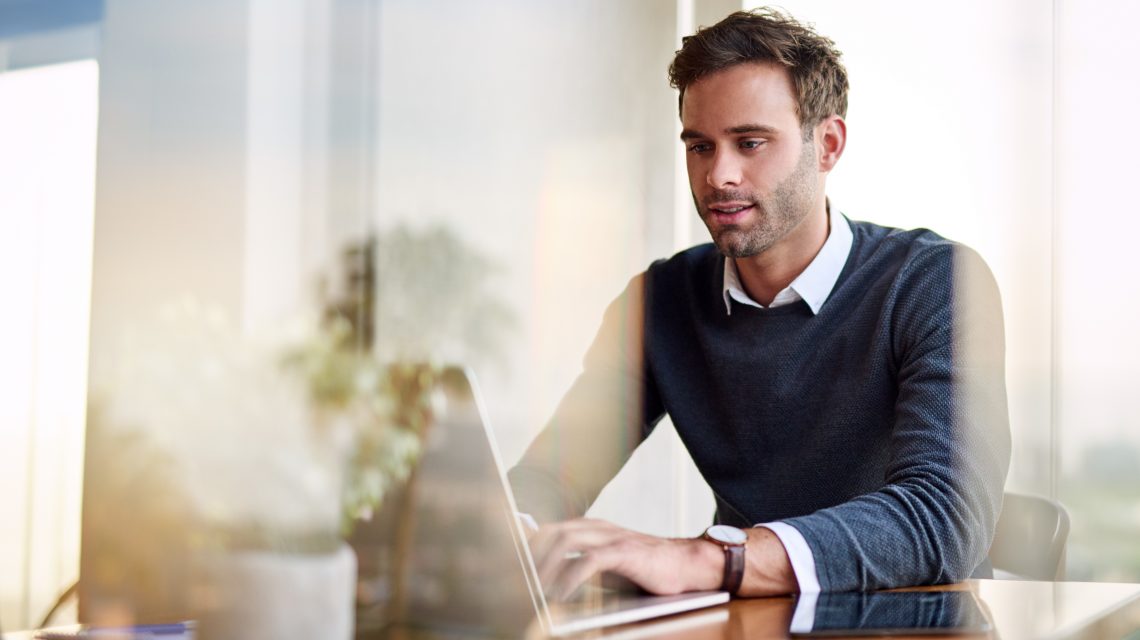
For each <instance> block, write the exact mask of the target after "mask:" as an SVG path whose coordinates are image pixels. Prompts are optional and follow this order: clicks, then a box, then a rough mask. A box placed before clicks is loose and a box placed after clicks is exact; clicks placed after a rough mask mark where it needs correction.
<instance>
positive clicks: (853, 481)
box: [510, 10, 1009, 596]
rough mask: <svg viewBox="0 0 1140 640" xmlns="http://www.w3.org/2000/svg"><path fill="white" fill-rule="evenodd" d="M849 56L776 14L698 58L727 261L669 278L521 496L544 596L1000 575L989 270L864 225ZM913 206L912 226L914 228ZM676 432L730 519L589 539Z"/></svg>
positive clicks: (757, 18)
mask: <svg viewBox="0 0 1140 640" xmlns="http://www.w3.org/2000/svg"><path fill="white" fill-rule="evenodd" d="M839 56H840V54H839V52H838V51H836V50H835V48H834V45H833V43H832V42H831V41H830V40H828V39H827V38H823V37H821V36H819V35H818V34H816V33H814V32H813V31H812V30H811V29H809V28H807V27H804V26H803V25H801V24H799V23H797V22H796V21H795V20H793V19H791V18H789V17H787V16H785V15H783V14H781V13H778V12H775V11H771V10H758V11H755V12H737V13H734V14H732V15H730V16H729V17H727V18H725V19H724V20H723V21H721V22H720V23H718V24H717V25H715V26H713V27H708V28H703V29H701V30H699V31H698V32H697V33H696V34H695V35H693V36H691V37H688V38H685V40H684V43H683V46H682V48H681V50H680V51H678V52H677V54H676V57H675V59H674V61H673V64H672V65H671V67H670V70H669V73H670V80H671V83H672V85H673V86H674V87H676V88H677V89H679V90H680V116H681V122H682V125H683V132H682V133H681V139H682V141H683V143H684V144H685V146H686V156H687V159H688V160H687V163H688V173H689V184H690V187H691V189H692V193H693V200H694V202H695V204H696V206H697V210H698V212H699V213H700V216H701V219H702V220H703V221H704V223H705V225H706V226H707V227H708V229H709V232H710V234H711V235H712V240H713V243H714V244H713V245H703V246H699V247H694V248H692V249H689V250H687V251H684V252H681V253H679V254H677V255H676V256H674V257H673V258H671V259H669V260H665V261H658V262H656V263H654V264H653V265H652V266H651V267H650V268H649V269H648V271H646V272H645V273H643V274H641V275H640V276H638V277H636V278H634V280H633V281H631V283H630V284H629V286H628V288H627V289H626V290H625V292H624V293H623V294H622V295H621V296H620V297H619V298H618V299H617V300H616V301H615V302H614V303H613V305H611V307H610V308H609V309H608V310H607V313H606V317H605V319H604V321H603V325H602V328H601V330H600V331H599V334H598V337H597V338H596V340H595V342H594V344H593V345H592V347H591V349H590V351H589V353H588V354H587V356H586V360H585V366H584V370H583V372H582V374H581V375H580V376H579V378H578V379H577V380H576V381H575V383H574V385H573V387H572V388H571V389H570V391H569V392H568V393H567V395H566V397H565V398H564V399H563V401H562V403H561V404H560V406H559V408H558V410H557V411H556V413H555V415H554V417H553V418H552V420H551V422H550V424H549V425H548V426H547V428H546V429H545V430H544V431H543V433H542V434H540V435H539V437H538V438H537V439H536V440H535V442H534V443H533V444H532V445H531V447H530V449H529V450H528V451H527V453H526V454H525V455H524V457H523V459H522V460H521V461H520V463H519V465H518V466H516V467H515V468H514V469H512V470H511V473H510V478H511V482H512V484H513V485H514V487H515V490H516V493H517V495H518V497H519V503H520V508H521V509H522V510H524V511H527V512H529V513H531V514H534V515H535V516H536V517H538V518H539V520H540V521H541V522H542V523H543V525H542V527H541V528H539V529H538V530H537V532H535V533H534V534H533V535H532V538H531V543H532V548H533V549H534V551H535V554H536V556H537V558H538V570H539V575H540V578H541V579H542V583H543V585H544V588H545V589H547V590H548V591H549V592H550V593H551V594H552V595H553V596H560V595H565V594H568V593H570V592H571V591H573V590H574V589H575V588H576V587H577V586H579V585H580V584H581V583H582V582H584V581H585V580H587V579H588V578H590V577H591V576H593V575H595V574H598V573H600V572H612V573H616V574H620V575H622V576H625V577H626V578H628V579H630V580H632V581H633V582H635V583H637V584H639V585H640V586H642V587H643V588H645V589H646V590H648V591H651V592H655V593H677V592H681V591H689V590H704V589H726V590H729V591H731V592H733V593H734V594H739V595H747V596H758V595H770V594H782V593H791V592H796V591H805V592H806V591H816V590H820V589H822V590H825V591H826V590H853V589H874V588H882V587H892V586H903V585H912V584H922V583H939V582H951V581H957V580H961V579H964V578H967V577H969V576H970V575H971V574H975V573H976V574H977V575H985V574H986V572H987V571H988V564H987V563H986V562H985V558H986V553H987V550H988V547H989V544H990V541H991V540H992V536H993V530H994V525H995V521H996V518H997V515H998V513H999V511H1000V508H1001V495H1002V485H1003V483H1004V478H1005V473H1006V471H1007V468H1008V460H1009V430H1008V417H1007V410H1006V404H1005V387H1004V364H1003V360H1004V355H1003V354H1004V344H1003V340H1004V338H1003V329H1002V321H1001V302H1000V299H999V298H998V294H997V289H996V285H995V284H994V281H993V278H992V276H991V275H990V273H989V270H988V269H987V268H986V267H985V265H984V263H983V262H982V261H981V259H980V258H979V257H977V255H976V254H974V253H973V252H972V251H970V250H969V249H966V248H965V247H962V246H960V245H956V244H953V243H951V242H949V241H947V240H945V239H943V238H941V237H939V236H937V235H936V234H934V233H932V232H930V231H926V230H918V231H901V230H897V229H889V228H885V227H881V226H878V225H874V224H870V223H865V222H852V221H849V220H848V219H847V218H846V217H844V216H843V215H841V214H840V213H839V212H838V211H837V210H836V209H835V208H834V207H832V206H830V203H829V201H828V200H827V198H826V196H825V185H826V179H827V176H828V174H829V173H830V171H831V170H832V169H833V168H834V167H835V166H836V164H837V163H838V161H839V159H840V157H841V156H842V155H843V150H844V144H845V141H846V135H847V125H846V123H845V122H844V116H845V114H846V110H847V88H848V85H847V76H846V71H845V70H844V68H843V66H842V64H841V63H840V60H839ZM920 205H921V203H916V206H920ZM666 412H667V413H668V414H669V415H670V417H671V418H672V421H673V423H674V425H675V426H676V429H677V432H678V434H679V436H680V437H681V440H682V441H683V442H684V444H685V446H686V447H687V449H688V450H689V452H690V454H691V455H692V457H693V460H694V462H695V463H696V465H697V468H698V469H699V470H700V471H701V473H702V475H703V476H704V478H705V480H706V481H707V482H708V483H709V486H710V487H711V488H712V490H713V494H714V496H715V498H716V504H717V512H716V521H717V523H719V524H720V525H729V526H727V527H724V526H721V527H712V528H710V530H709V531H707V532H706V534H705V535H704V536H702V537H699V538H693V539H663V538H657V537H654V536H649V535H644V534H641V533H637V532H633V531H628V530H625V529H622V528H620V527H617V526H615V525H612V524H610V523H606V522H601V521H596V520H587V519H581V518H580V516H581V515H582V514H583V513H584V512H585V510H586V509H587V508H588V507H589V505H590V504H591V503H592V502H593V500H594V498H595V497H596V496H597V494H598V492H599V491H600V490H601V489H602V487H604V485H605V484H606V483H607V482H608V481H609V480H610V479H611V478H612V477H613V475H614V474H616V473H617V471H618V470H619V469H620V468H621V465H622V464H624V462H625V460H626V459H627V458H628V456H629V454H630V453H631V452H632V450H633V449H634V448H635V447H636V446H637V444H638V443H639V442H640V441H641V440H642V439H644V438H645V437H646V436H647V435H648V434H649V432H650V431H651V430H652V429H653V426H654V425H655V424H656V423H657V422H658V421H659V420H660V419H661V418H662V417H663V415H664V413H666Z"/></svg>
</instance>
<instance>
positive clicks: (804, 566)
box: [756, 522, 819, 593]
mask: <svg viewBox="0 0 1140 640" xmlns="http://www.w3.org/2000/svg"><path fill="white" fill-rule="evenodd" d="M756 526H757V527H764V528H765V529H768V530H770V531H771V532H772V533H774V534H776V537H777V538H779V539H780V544H782V545H784V551H787V552H788V560H790V561H791V563H792V572H793V573H795V574H796V582H798V583H799V585H800V593H819V575H818V574H817V573H816V572H815V556H814V555H812V552H811V547H809V546H808V543H807V540H804V536H803V534H802V533H800V532H799V530H798V529H796V528H795V527H793V526H792V525H790V524H787V523H785V522H765V523H763V524H758V525H756Z"/></svg>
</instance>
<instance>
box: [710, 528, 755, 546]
mask: <svg viewBox="0 0 1140 640" xmlns="http://www.w3.org/2000/svg"><path fill="white" fill-rule="evenodd" d="M705 533H707V534H708V536H709V537H710V538H712V539H713V540H716V541H717V542H723V543H724V544H744V543H745V542H748V534H747V533H744V532H743V531H741V530H740V529H737V528H736V527H730V526H728V525H727V524H715V525H713V526H711V527H709V528H708V530H707V531H706V532H705Z"/></svg>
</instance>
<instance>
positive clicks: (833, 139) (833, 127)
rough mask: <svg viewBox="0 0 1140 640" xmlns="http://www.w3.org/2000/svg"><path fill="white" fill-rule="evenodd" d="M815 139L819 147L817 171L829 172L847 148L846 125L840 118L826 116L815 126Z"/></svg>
mask: <svg viewBox="0 0 1140 640" xmlns="http://www.w3.org/2000/svg"><path fill="white" fill-rule="evenodd" d="M815 139H816V144H818V145H819V170H820V171H823V172H825V173H826V172H829V171H831V170H832V169H834V168H835V165H836V163H838V162H839V158H840V156H842V155H843V149H844V148H845V147H846V146H847V123H846V122H844V121H843V118H842V117H840V116H837V115H833V116H828V117H826V118H824V119H823V121H822V122H820V123H819V124H818V125H816V127H815Z"/></svg>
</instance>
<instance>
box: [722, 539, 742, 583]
mask: <svg viewBox="0 0 1140 640" xmlns="http://www.w3.org/2000/svg"><path fill="white" fill-rule="evenodd" d="M742 582H744V545H742V544H740V545H735V544H726V545H724V582H722V583H721V585H720V588H721V590H722V591H727V592H729V593H731V594H732V595H736V592H737V591H740V584H741V583H742Z"/></svg>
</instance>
